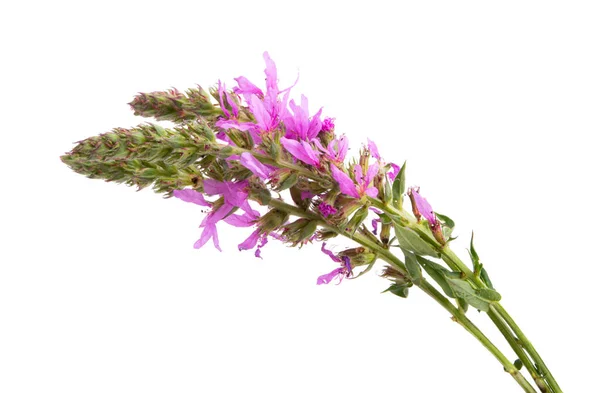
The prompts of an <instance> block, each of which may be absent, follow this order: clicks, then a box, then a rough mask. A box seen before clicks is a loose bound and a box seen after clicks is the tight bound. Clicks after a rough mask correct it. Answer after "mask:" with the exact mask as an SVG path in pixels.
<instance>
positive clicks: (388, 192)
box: [383, 176, 393, 205]
mask: <svg viewBox="0 0 600 393" xmlns="http://www.w3.org/2000/svg"><path fill="white" fill-rule="evenodd" d="M392 199H393V194H392V186H390V181H389V179H388V178H387V176H386V180H385V184H384V186H383V201H384V202H385V204H386V205H387V204H389V203H390V202H391V201H392Z"/></svg>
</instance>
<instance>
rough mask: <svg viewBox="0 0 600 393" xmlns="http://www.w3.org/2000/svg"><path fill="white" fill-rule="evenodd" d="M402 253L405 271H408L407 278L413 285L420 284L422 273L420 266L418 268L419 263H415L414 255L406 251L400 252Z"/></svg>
mask: <svg viewBox="0 0 600 393" xmlns="http://www.w3.org/2000/svg"><path fill="white" fill-rule="evenodd" d="M402 252H403V253H404V261H405V263H406V270H407V271H408V276H409V277H410V279H411V280H412V282H414V283H415V284H417V285H419V284H421V279H422V278H423V272H422V271H421V266H419V262H417V258H416V257H415V254H413V253H412V252H409V251H406V250H402Z"/></svg>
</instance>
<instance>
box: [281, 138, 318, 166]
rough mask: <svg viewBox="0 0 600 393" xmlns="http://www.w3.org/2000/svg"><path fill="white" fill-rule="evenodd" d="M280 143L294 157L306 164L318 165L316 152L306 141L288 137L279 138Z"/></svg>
mask: <svg viewBox="0 0 600 393" xmlns="http://www.w3.org/2000/svg"><path fill="white" fill-rule="evenodd" d="M280 141H281V145H282V146H283V147H284V148H285V150H287V151H288V152H289V153H290V154H291V155H292V156H294V157H295V158H296V159H298V160H300V161H302V162H303V163H305V164H308V165H314V166H319V156H318V153H317V152H316V151H315V150H314V149H313V148H312V146H311V145H310V144H309V143H308V142H306V141H300V142H298V141H296V140H293V139H288V138H281V139H280Z"/></svg>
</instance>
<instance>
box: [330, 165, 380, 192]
mask: <svg viewBox="0 0 600 393" xmlns="http://www.w3.org/2000/svg"><path fill="white" fill-rule="evenodd" d="M377 172H379V164H377V163H374V164H372V165H370V166H369V168H368V170H367V174H366V175H363V171H362V167H361V166H360V165H358V164H357V165H355V166H354V178H355V180H356V184H355V183H354V182H353V181H352V179H350V176H348V175H346V173H344V172H342V171H341V170H339V169H338V168H337V167H336V166H335V165H334V164H331V175H332V176H333V178H334V179H335V181H337V182H338V184H339V185H340V191H341V192H342V193H343V194H346V195H348V196H351V197H353V198H360V197H362V196H364V195H368V196H370V197H373V198H375V197H376V196H377V194H378V191H377V188H375V187H370V184H371V182H372V181H373V178H374V177H375V175H377Z"/></svg>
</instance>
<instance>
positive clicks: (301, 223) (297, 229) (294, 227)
mask: <svg viewBox="0 0 600 393" xmlns="http://www.w3.org/2000/svg"><path fill="white" fill-rule="evenodd" d="M316 230H317V222H316V221H313V220H309V219H307V218H300V219H298V220H296V221H294V222H292V223H290V224H287V225H285V226H284V227H283V232H282V235H283V236H284V237H285V238H286V239H287V240H288V241H289V242H291V243H292V245H293V246H296V245H297V244H299V243H302V242H304V241H305V240H308V239H310V237H311V236H312V235H314V233H315V231H316Z"/></svg>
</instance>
